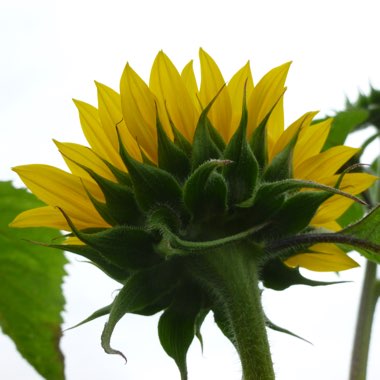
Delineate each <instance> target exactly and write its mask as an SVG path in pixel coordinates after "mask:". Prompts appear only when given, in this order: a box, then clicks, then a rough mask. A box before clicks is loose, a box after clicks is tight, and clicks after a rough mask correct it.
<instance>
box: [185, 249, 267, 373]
mask: <svg viewBox="0 0 380 380" xmlns="http://www.w3.org/2000/svg"><path fill="white" fill-rule="evenodd" d="M255 250H256V251H258V248H256V247H254V246H252V245H248V244H247V243H239V244H231V245H228V247H227V246H226V247H221V248H217V249H214V250H212V251H208V252H207V253H205V254H204V255H202V256H193V257H192V258H191V259H190V265H189V267H190V268H191V269H190V270H191V273H192V276H193V278H195V279H196V280H197V281H198V282H199V284H200V285H201V286H202V287H203V288H204V289H205V290H206V292H207V293H208V294H209V297H210V299H211V303H212V305H213V306H212V309H213V311H214V315H215V320H216V322H217V323H218V325H219V327H220V328H221V330H222V331H223V333H224V334H225V335H226V336H227V337H228V338H229V339H230V341H231V342H232V343H233V344H234V346H235V347H236V350H237V351H238V353H239V356H240V361H241V365H242V370H243V379H244V380H274V371H273V364H272V359H271V354H270V349H269V343H268V338H267V332H266V327H265V320H264V313H263V310H262V306H261V294H260V289H259V287H258V282H259V281H258V263H257V261H258V260H257V259H256V257H259V256H260V254H261V252H256V253H257V255H255Z"/></svg>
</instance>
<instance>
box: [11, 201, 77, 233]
mask: <svg viewBox="0 0 380 380" xmlns="http://www.w3.org/2000/svg"><path fill="white" fill-rule="evenodd" d="M10 226H11V227H21V228H24V227H51V228H57V229H59V230H66V231H69V230H70V228H69V226H68V224H67V222H66V219H65V218H64V216H63V215H62V213H61V212H60V211H59V210H58V209H57V208H55V207H51V206H44V207H39V208H34V209H31V210H27V211H24V212H22V213H21V214H19V215H17V216H16V218H15V219H14V220H13V221H12V223H11V224H10ZM78 228H80V227H78ZM82 228H83V226H82Z"/></svg>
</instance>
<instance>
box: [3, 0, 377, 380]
mask: <svg viewBox="0 0 380 380" xmlns="http://www.w3.org/2000/svg"><path fill="white" fill-rule="evenodd" d="M378 3H379V2H378V1H369V0H361V1H360V2H359V1H351V0H349V1H348V0H345V1H343V0H342V1H340V0H335V1H331V0H329V1H326V0H318V1H314V0H310V1H302V0H299V1H296V0H291V1H286V0H266V1H264V0H262V1H254V0H251V1H248V0H234V1H223V0H215V1H213V0H203V1H201V0H193V1H181V0H134V1H129V0H124V1H115V0H108V1H96V0H76V1H74V0H62V1H53V0H46V1H43V0H33V1H30V0H10V1H7V0H1V1H0V49H1V50H0V51H1V59H0V134H1V135H0V144H1V145H0V148H1V149H0V157H1V163H2V164H1V166H0V179H1V180H14V181H15V184H16V185H17V186H21V183H20V181H19V180H17V179H16V177H15V175H13V173H12V172H11V171H10V169H9V168H10V167H11V166H15V165H20V164H26V163H49V164H52V165H56V166H60V167H64V165H63V161H62V159H61V158H60V155H59V154H58V152H57V151H56V148H55V146H54V144H53V143H52V142H51V139H52V138H55V139H57V140H59V141H70V142H78V143H84V142H85V140H84V138H83V136H82V134H81V130H80V125H79V120H78V116H77V111H76V109H75V107H74V105H73V103H72V101H71V98H76V99H80V100H83V101H86V102H89V103H92V104H94V105H96V91H95V86H94V83H93V80H97V81H99V82H102V83H104V84H107V85H109V86H111V87H113V88H114V89H116V90H117V89H118V83H119V78H120V76H121V73H122V70H123V68H124V65H125V63H126V62H127V61H128V62H129V63H130V64H131V66H132V67H133V68H134V69H135V70H136V71H137V72H138V73H139V74H140V75H141V76H142V77H143V78H144V79H146V80H148V77H149V70H150V67H151V64H152V62H153V59H154V57H155V55H156V53H157V52H158V51H159V50H161V49H163V50H164V51H165V52H166V53H167V54H168V55H169V57H170V58H171V59H172V61H173V62H174V63H175V64H176V65H177V67H179V68H182V67H183V66H184V65H185V64H186V63H187V62H188V61H189V60H190V59H195V61H197V55H198V48H199V47H203V48H204V49H205V50H206V51H207V52H208V53H209V54H211V55H212V56H213V57H214V59H215V60H216V61H217V63H218V64H219V66H220V68H221V70H222V71H223V73H224V77H225V79H226V80H228V79H229V78H230V77H231V75H232V74H233V73H234V72H235V71H237V70H238V69H239V68H240V67H241V66H243V65H244V64H245V63H246V61H247V60H250V62H251V67H252V71H253V75H254V78H255V81H256V82H257V80H258V79H259V78H260V77H261V76H262V75H263V74H264V73H265V72H267V71H268V70H269V69H271V68H272V67H274V66H277V65H279V64H281V63H284V62H287V61H289V60H292V61H293V64H292V67H291V70H290V74H289V77H288V80H287V86H288V90H287V93H286V100H285V110H286V111H285V112H286V120H287V121H288V122H290V121H292V120H294V119H295V118H296V117H298V116H300V115H301V114H303V113H304V112H306V111H310V110H318V109H319V110H321V112H322V114H326V113H332V112H333V110H334V109H336V110H339V109H341V108H342V107H343V105H344V99H345V96H348V97H350V98H351V99H352V98H355V96H356V94H357V93H358V91H359V90H361V91H364V92H366V91H368V88H369V83H372V84H373V85H374V86H375V87H376V86H378V87H380V52H379V22H378V18H379V9H378V8H379V7H378ZM358 141H359V137H357V138H354V139H352V140H351V142H352V144H357V143H358ZM373 149H376V148H373ZM373 151H374V150H373ZM367 158H368V160H369V159H370V155H367ZM69 257H70V259H71V261H72V262H73V264H72V265H70V266H68V267H67V270H68V272H69V276H68V277H67V278H66V280H65V293H66V298H67V306H66V312H65V314H64V318H65V326H66V327H69V326H71V325H73V324H75V323H77V322H78V321H80V320H81V319H83V318H84V317H86V316H87V315H88V314H90V313H91V312H92V311H94V310H95V309H98V308H99V307H102V306H104V305H106V304H108V303H109V302H110V299H112V298H113V297H114V296H115V293H114V291H115V290H117V289H118V285H117V284H116V283H114V282H112V281H109V280H107V279H106V278H105V276H104V275H103V274H102V273H100V272H99V271H97V270H96V269H95V268H93V267H91V266H89V265H88V264H85V263H82V262H80V260H78V259H75V258H74V256H69ZM355 257H357V256H355ZM308 275H309V276H312V277H313V278H316V279H322V280H329V279H333V280H335V279H336V276H335V275H333V274H330V275H325V274H323V275H322V274H315V273H314V274H313V273H308ZM362 275H363V268H359V269H353V270H350V271H348V272H345V273H342V274H341V277H340V278H341V279H343V280H349V281H352V283H348V284H342V285H335V286H330V287H324V288H307V287H303V286H299V287H293V288H291V289H289V290H287V291H284V292H274V291H269V290H268V291H265V292H264V306H265V310H266V313H267V315H268V316H269V317H270V318H271V319H272V320H273V322H275V323H277V324H279V325H281V326H283V327H285V328H288V329H290V330H292V331H294V332H295V333H297V334H299V335H301V336H303V337H304V338H306V339H308V340H310V341H311V342H312V343H313V345H309V344H307V343H304V342H302V341H300V340H297V339H294V338H292V337H289V336H286V335H283V334H279V333H276V332H274V333H272V332H270V335H269V336H270V341H271V346H272V353H273V359H274V364H275V371H276V375H277V377H276V378H277V379H278V380H304V379H309V380H320V379H324V380H340V379H346V378H347V374H348V367H349V359H350V352H351V345H352V340H353V329H354V323H355V320H356V312H357V304H358V298H359V293H360V287H361V280H362ZM0 281H1V279H0ZM104 322H105V320H104V319H101V320H99V321H95V322H93V323H92V324H89V325H86V326H83V327H80V328H78V329H75V330H71V331H68V332H66V333H65V335H64V337H63V339H62V349H63V351H64V354H65V357H66V373H67V379H68V380H80V379H87V378H91V379H93V380H103V379H106V378H110V379H111V378H112V379H115V380H116V379H117V380H119V379H126V380H150V379H153V378H154V379H165V380H177V379H178V378H179V377H178V373H177V369H176V366H175V365H174V362H173V361H172V360H171V359H170V358H168V357H167V356H166V354H165V353H164V351H163V349H162V348H161V347H160V345H159V342H158V337H157V331H156V326H157V318H146V317H139V316H126V317H125V318H124V319H123V320H122V321H121V323H119V325H118V327H117V328H116V330H115V334H114V338H113V346H114V347H116V348H118V349H121V350H122V351H123V352H124V353H125V354H126V355H127V357H128V364H127V365H124V362H123V360H122V359H121V358H119V357H113V356H108V355H106V354H105V353H104V352H103V350H102V349H101V347H100V333H101V329H102V327H103V325H104ZM203 333H204V340H205V350H204V353H203V355H202V353H201V350H200V346H199V344H198V342H196V341H194V343H193V345H192V347H191V349H190V353H189V374H190V380H206V379H221V380H238V379H240V378H241V376H240V366H239V360H238V356H237V354H236V353H235V352H234V350H233V348H232V346H231V345H230V344H229V342H228V341H227V340H226V339H225V338H224V336H223V335H222V334H221V333H220V332H219V331H218V330H217V329H216V327H215V325H214V322H213V320H212V318H211V317H210V318H209V319H208V320H207V321H206V323H205V325H204V328H203ZM379 333H380V319H379V318H377V319H375V329H374V332H373V342H372V343H373V344H372V347H371V356H370V365H369V374H368V380H376V379H378V378H379V376H380V362H379V360H377V359H376V358H377V357H378V355H379V353H380V338H379ZM0 352H1V359H0V378H1V379H4V380H23V379H27V380H37V379H41V378H40V377H39V376H38V375H37V374H36V373H35V371H34V370H33V368H31V367H30V366H29V365H28V364H27V363H26V362H25V361H24V360H23V359H21V358H20V357H19V356H18V354H17V351H15V349H14V345H13V343H12V342H11V341H10V340H9V339H8V338H7V337H5V336H0Z"/></svg>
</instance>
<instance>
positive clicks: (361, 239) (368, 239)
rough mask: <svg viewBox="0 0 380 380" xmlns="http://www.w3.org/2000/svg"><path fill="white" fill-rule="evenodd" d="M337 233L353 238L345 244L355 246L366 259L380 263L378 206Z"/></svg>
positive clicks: (379, 213) (379, 214) (379, 218)
mask: <svg viewBox="0 0 380 380" xmlns="http://www.w3.org/2000/svg"><path fill="white" fill-rule="evenodd" d="M339 235H345V236H348V237H349V238H350V237H351V238H353V240H352V241H350V240H348V241H347V243H346V244H348V245H350V246H353V247H355V248H357V249H358V250H359V252H360V253H361V254H362V255H364V256H365V257H366V258H367V259H368V260H371V261H373V262H375V263H377V264H380V206H377V207H376V208H374V209H373V210H372V211H371V212H370V213H369V214H368V215H366V216H365V217H364V218H363V219H361V220H359V222H357V223H355V224H352V225H350V226H348V227H346V228H345V229H344V230H342V231H340V232H339Z"/></svg>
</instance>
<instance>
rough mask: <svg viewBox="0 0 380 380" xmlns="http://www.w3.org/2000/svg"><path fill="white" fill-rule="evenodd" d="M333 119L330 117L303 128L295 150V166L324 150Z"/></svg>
mask: <svg viewBox="0 0 380 380" xmlns="http://www.w3.org/2000/svg"><path fill="white" fill-rule="evenodd" d="M332 120H333V119H331V118H330V119H327V120H325V121H322V122H320V123H317V124H312V125H309V126H305V127H304V128H302V130H301V132H300V134H299V136H298V139H297V143H296V146H295V147H294V151H293V160H294V163H295V167H297V166H298V165H300V164H302V162H303V161H306V160H307V159H308V158H310V157H312V156H315V155H317V154H318V153H319V152H320V151H321V150H322V148H323V145H324V144H325V142H326V139H327V136H328V134H329V132H330V128H331V123H332Z"/></svg>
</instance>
